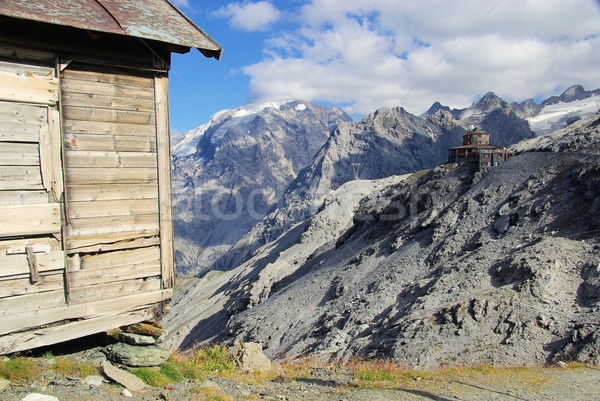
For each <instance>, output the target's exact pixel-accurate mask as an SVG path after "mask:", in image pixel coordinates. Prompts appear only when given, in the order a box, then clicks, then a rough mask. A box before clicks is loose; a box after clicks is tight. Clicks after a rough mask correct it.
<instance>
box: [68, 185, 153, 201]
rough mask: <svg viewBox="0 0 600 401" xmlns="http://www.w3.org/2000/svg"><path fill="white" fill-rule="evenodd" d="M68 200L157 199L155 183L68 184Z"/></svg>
mask: <svg viewBox="0 0 600 401" xmlns="http://www.w3.org/2000/svg"><path fill="white" fill-rule="evenodd" d="M69 188H70V192H69V193H68V194H67V199H68V200H69V202H86V201H102V200H118V199H122V200H130V199H158V188H157V186H156V184H140V185H129V184H94V185H91V184H82V185H69Z"/></svg>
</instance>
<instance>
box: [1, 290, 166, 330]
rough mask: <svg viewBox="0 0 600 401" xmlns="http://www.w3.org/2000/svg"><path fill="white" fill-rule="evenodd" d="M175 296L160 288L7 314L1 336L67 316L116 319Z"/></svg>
mask: <svg viewBox="0 0 600 401" xmlns="http://www.w3.org/2000/svg"><path fill="white" fill-rule="evenodd" d="M172 295H173V291H172V290H171V289H167V290H158V291H152V292H146V293H138V294H133V295H127V296H123V297H117V298H112V299H105V300H99V301H90V302H84V303H81V304H71V305H66V306H60V307H56V308H48V309H43V310H39V311H29V312H25V313H20V314H18V315H11V316H6V317H4V318H3V319H2V320H3V322H2V325H0V335H3V334H8V333H12V332H14V331H17V330H19V331H20V330H26V329H30V328H39V327H41V326H43V325H46V324H50V323H54V322H60V321H63V320H67V319H91V318H96V317H104V316H110V317H111V318H114V315H115V314H118V313H120V312H122V311H136V310H137V309H143V308H146V307H148V306H151V305H153V304H156V303H159V302H161V301H164V300H167V299H170V298H171V296H172ZM80 335H81V333H78V336H80Z"/></svg>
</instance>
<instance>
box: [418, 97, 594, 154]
mask: <svg viewBox="0 0 600 401" xmlns="http://www.w3.org/2000/svg"><path fill="white" fill-rule="evenodd" d="M437 110H446V111H448V112H450V113H452V115H453V116H454V117H455V118H456V119H457V120H460V121H461V122H462V123H464V124H465V125H467V126H478V127H480V128H482V129H483V130H484V131H487V132H490V133H491V134H492V135H494V134H497V133H499V132H506V131H507V130H511V131H515V130H517V131H521V133H519V134H517V135H516V136H518V137H521V136H522V132H525V131H527V130H530V131H531V134H532V135H533V136H539V135H544V134H546V133H548V132H551V131H555V130H558V129H561V128H564V127H566V126H567V125H569V124H572V123H573V122H575V121H577V120H579V119H581V118H587V117H591V116H592V115H594V114H595V113H596V112H597V111H599V110H600V89H595V90H592V91H586V90H585V89H584V88H583V86H581V85H573V86H571V87H570V88H568V89H566V90H565V91H564V92H563V93H562V94H561V95H560V96H551V97H549V98H548V99H546V100H544V101H543V102H542V103H540V104H538V103H536V102H535V100H533V99H527V100H525V101H523V102H520V103H517V102H513V103H510V104H509V103H507V102H505V101H504V100H502V99H501V98H499V97H498V96H496V95H495V94H494V93H493V92H488V93H486V94H485V95H484V96H483V97H482V98H481V99H479V100H478V101H477V102H475V103H473V105H471V106H470V107H468V108H466V109H451V108H450V107H448V106H444V105H442V104H440V103H439V102H435V103H434V104H433V105H431V107H430V108H429V110H427V111H426V112H425V113H423V114H422V115H421V116H420V117H421V118H426V117H427V116H429V115H431V114H434V113H435V112H436V111H437ZM498 113H503V114H505V115H506V116H508V117H509V118H508V119H506V118H505V119H504V120H505V121H504V126H502V127H500V126H498V124H497V123H496V122H494V121H490V120H494V119H495V118H496V117H497V116H495V114H498ZM523 120H524V121H523ZM525 122H526V124H527V125H528V126H529V127H525V124H524V123H525ZM494 128H496V129H498V130H499V131H494ZM514 142H516V141H514V140H509V141H508V142H506V143H501V142H499V141H497V142H496V143H497V144H498V145H508V144H510V143H514Z"/></svg>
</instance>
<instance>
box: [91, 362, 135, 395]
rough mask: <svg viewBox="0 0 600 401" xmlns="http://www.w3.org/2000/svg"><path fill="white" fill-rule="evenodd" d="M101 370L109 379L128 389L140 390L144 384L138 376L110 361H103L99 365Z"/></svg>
mask: <svg viewBox="0 0 600 401" xmlns="http://www.w3.org/2000/svg"><path fill="white" fill-rule="evenodd" d="M100 366H101V367H102V372H103V373H104V374H105V375H106V377H108V378H109V379H111V380H114V381H115V382H117V383H119V384H120V385H122V386H123V387H125V388H126V389H128V390H129V391H142V390H143V389H144V388H145V387H146V384H145V383H144V382H143V381H142V379H140V378H139V377H137V376H135V375H133V374H131V373H129V372H126V371H124V370H123V369H119V368H117V367H116V366H113V365H112V364H111V363H110V362H108V361H104V362H102V364H101V365H100Z"/></svg>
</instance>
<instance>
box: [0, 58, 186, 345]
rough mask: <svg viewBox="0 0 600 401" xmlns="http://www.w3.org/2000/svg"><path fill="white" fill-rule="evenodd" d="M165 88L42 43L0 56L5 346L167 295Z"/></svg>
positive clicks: (0, 335) (66, 335)
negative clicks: (55, 53)
mask: <svg viewBox="0 0 600 401" xmlns="http://www.w3.org/2000/svg"><path fill="white" fill-rule="evenodd" d="M1 54H11V53H10V52H9V51H8V50H6V49H2V48H1V46H0V55H1ZM12 54H16V52H13V53H12ZM22 54H26V55H27V56H31V54H34V55H35V54H37V53H36V52H22ZM34 58H35V57H34ZM57 71H59V72H58V73H57ZM167 88H168V80H167V78H166V74H164V73H158V74H157V73H156V72H143V71H141V70H139V69H138V70H133V69H126V68H115V67H110V66H99V65H96V64H83V63H76V62H69V61H68V60H59V59H57V62H56V64H55V65H48V55H47V54H40V56H39V57H38V60H37V61H34V62H33V61H28V62H25V61H24V60H11V61H3V62H0V319H2V323H3V324H2V325H0V354H1V353H6V352H9V351H16V350H22V349H28V348H32V347H36V346H41V345H46V344H51V343H53V342H58V341H64V340H68V339H71V338H76V337H80V336H83V335H87V334H92V333H95V332H98V331H103V330H109V329H111V328H114V327H118V326H119V325H122V324H129V323H133V322H136V321H140V320H144V319H147V318H152V317H153V313H152V309H153V308H154V307H156V306H157V305H159V304H160V303H161V302H162V301H165V300H168V299H169V298H170V297H171V294H172V290H171V287H172V285H173V277H174V267H173V262H172V226H171V224H172V222H171V218H170V216H171V215H170V205H171V203H170V196H171V195H170V157H169V148H168V146H169V132H168V97H167Z"/></svg>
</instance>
